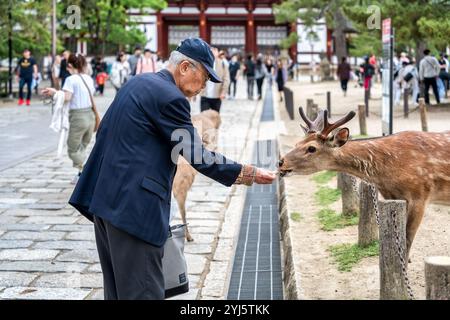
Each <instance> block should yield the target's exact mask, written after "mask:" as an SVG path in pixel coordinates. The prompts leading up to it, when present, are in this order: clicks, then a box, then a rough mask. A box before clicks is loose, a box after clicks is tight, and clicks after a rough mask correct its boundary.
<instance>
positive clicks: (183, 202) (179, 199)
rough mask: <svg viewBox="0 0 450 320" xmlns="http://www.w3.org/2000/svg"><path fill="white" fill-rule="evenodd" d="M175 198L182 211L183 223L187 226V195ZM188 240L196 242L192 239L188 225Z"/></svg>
mask: <svg viewBox="0 0 450 320" xmlns="http://www.w3.org/2000/svg"><path fill="white" fill-rule="evenodd" d="M175 198H176V199H177V203H178V209H179V210H180V216H181V221H182V222H183V224H186V198H187V193H181V194H178V196H176V197H175ZM186 240H187V241H194V239H193V238H192V236H191V234H190V233H189V229H188V226H187V225H186Z"/></svg>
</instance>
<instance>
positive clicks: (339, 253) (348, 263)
mask: <svg viewBox="0 0 450 320" xmlns="http://www.w3.org/2000/svg"><path fill="white" fill-rule="evenodd" d="M328 251H330V252H331V256H332V257H333V258H334V260H335V261H336V263H337V265H338V270H339V271H346V272H348V271H351V270H352V268H353V266H354V265H356V264H357V263H358V262H359V261H361V260H362V259H363V258H366V257H373V256H378V254H379V243H378V241H374V242H372V243H371V244H370V245H369V246H367V247H364V248H362V247H360V246H358V245H357V244H350V243H347V244H339V245H336V246H331V247H329V248H328Z"/></svg>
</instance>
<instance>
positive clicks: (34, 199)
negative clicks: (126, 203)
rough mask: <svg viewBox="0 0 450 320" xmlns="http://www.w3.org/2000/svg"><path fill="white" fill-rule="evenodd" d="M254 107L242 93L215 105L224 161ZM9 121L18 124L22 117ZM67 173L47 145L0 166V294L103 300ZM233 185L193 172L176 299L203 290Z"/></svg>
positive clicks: (89, 233) (234, 151)
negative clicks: (184, 269) (182, 288)
mask: <svg viewBox="0 0 450 320" xmlns="http://www.w3.org/2000/svg"><path fill="white" fill-rule="evenodd" d="M244 89H245V88H240V92H239V96H241V97H243V96H244V93H243V90H244ZM256 105H257V104H256V102H252V101H247V100H243V99H237V100H233V101H230V100H227V101H225V102H224V104H223V107H222V108H223V109H222V112H221V114H222V126H221V129H220V138H219V150H220V151H222V152H223V153H224V154H225V155H227V156H229V157H230V158H232V159H236V160H240V159H242V158H243V154H244V153H245V151H246V150H245V145H246V142H247V141H246V137H248V130H249V127H250V123H251V121H252V119H253V118H254V115H255V110H256V109H255V108H256ZM105 107H106V105H105ZM196 110H198V107H195V106H194V108H193V112H194V113H195V112H196ZM5 112H6V113H8V112H12V113H14V112H15V110H14V108H13V110H11V111H10V110H9V109H8V108H0V118H3V116H2V115H3V113H5ZM10 118H13V117H10ZM11 125H12V123H11ZM15 125H16V126H18V127H20V128H23V130H26V126H27V125H26V123H22V124H15ZM5 127H6V128H9V127H10V124H7V125H6V126H5ZM49 130H50V129H49ZM4 134H5V136H6V138H8V136H9V134H8V131H6V132H5V133H4ZM42 140H45V139H42ZM41 142H42V143H43V141H38V140H37V141H35V142H33V143H36V144H39V143H41ZM50 145H51V144H50ZM55 146H56V144H55ZM18 148H19V149H20V148H25V146H24V145H20V146H19V147H18ZM41 150H42V149H41ZM75 173H76V171H75V170H74V169H73V168H72V167H71V162H70V160H69V159H68V158H67V157H66V156H64V157H63V158H61V159H57V158H55V152H54V151H52V152H49V153H46V154H43V155H40V156H37V157H34V158H32V159H29V160H27V161H24V162H22V163H20V164H17V165H16V166H13V167H10V168H8V169H5V170H3V171H0V299H102V298H103V290H102V276H101V269H100V265H99V262H98V255H97V251H96V247H95V241H94V231H93V225H92V224H91V223H90V222H89V221H88V220H87V219H85V218H84V217H82V216H81V215H80V214H79V213H78V212H77V211H76V210H74V209H73V208H72V207H71V206H69V205H68V204H67V200H68V198H69V196H70V194H71V193H72V190H73V185H71V184H70V180H71V179H72V177H73V176H74V174H75ZM234 190H235V187H234V188H226V187H224V186H221V185H220V184H218V183H215V182H213V181H212V180H210V179H208V178H206V177H204V176H202V175H198V176H197V178H196V181H195V183H194V186H193V188H192V190H191V192H190V193H189V196H188V202H187V210H188V214H187V219H188V222H189V225H190V231H191V234H192V235H193V237H194V239H195V241H194V242H192V243H187V245H186V249H185V251H186V257H187V262H188V268H189V278H190V285H191V290H190V292H189V293H187V294H185V295H183V296H178V297H177V299H180V298H181V299H183V298H185V299H197V298H201V297H202V296H203V295H205V294H206V293H205V294H202V292H201V290H202V288H203V284H204V280H205V278H206V276H207V274H208V272H209V271H210V260H211V259H212V257H213V255H214V252H215V249H216V246H217V238H218V237H217V235H218V233H219V232H220V231H221V230H222V222H223V220H224V213H225V211H226V209H227V207H228V204H229V202H230V197H231V195H232V194H233V192H234ZM174 222H176V221H174ZM220 276H222V277H224V275H223V273H222V274H220Z"/></svg>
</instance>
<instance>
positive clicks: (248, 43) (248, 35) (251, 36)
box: [245, 0, 257, 56]
mask: <svg viewBox="0 0 450 320" xmlns="http://www.w3.org/2000/svg"><path fill="white" fill-rule="evenodd" d="M247 10H248V12H247V25H246V28H245V51H246V52H247V54H252V55H253V56H255V55H256V51H257V49H256V48H257V47H256V26H255V20H254V16H253V10H254V8H253V5H252V2H251V0H249V2H248V7H247Z"/></svg>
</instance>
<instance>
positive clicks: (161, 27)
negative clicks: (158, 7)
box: [156, 11, 169, 58]
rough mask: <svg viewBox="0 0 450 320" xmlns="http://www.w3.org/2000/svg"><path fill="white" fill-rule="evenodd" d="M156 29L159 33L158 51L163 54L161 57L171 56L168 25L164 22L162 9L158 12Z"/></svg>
mask: <svg viewBox="0 0 450 320" xmlns="http://www.w3.org/2000/svg"><path fill="white" fill-rule="evenodd" d="M156 29H157V33H158V52H159V54H160V55H161V57H163V58H167V57H168V56H169V52H168V44H169V38H168V26H167V25H166V24H165V23H164V19H163V16H162V14H161V11H158V12H157V13H156Z"/></svg>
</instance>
